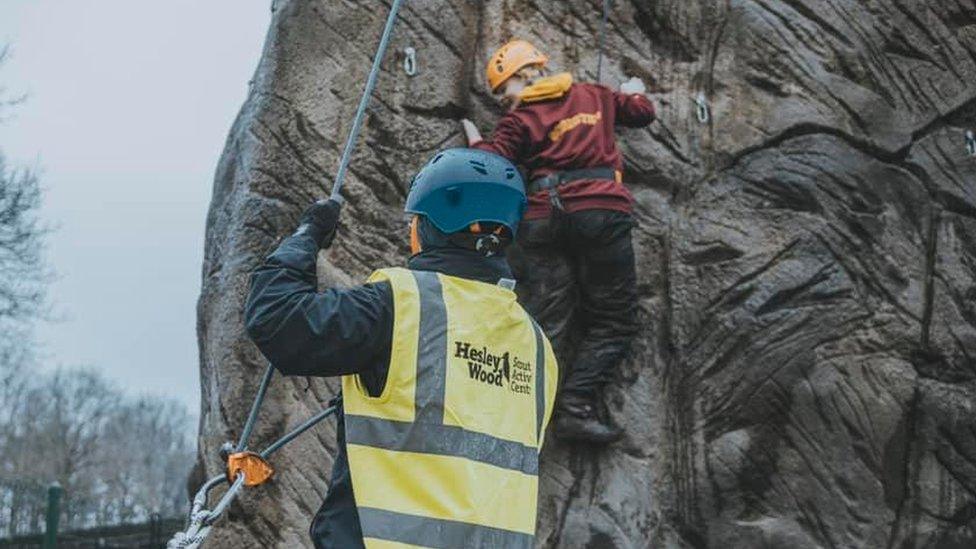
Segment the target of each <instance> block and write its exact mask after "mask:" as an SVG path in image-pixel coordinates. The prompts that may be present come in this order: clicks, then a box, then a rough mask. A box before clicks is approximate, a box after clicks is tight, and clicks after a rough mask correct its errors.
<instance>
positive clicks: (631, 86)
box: [620, 76, 647, 95]
mask: <svg viewBox="0 0 976 549" xmlns="http://www.w3.org/2000/svg"><path fill="white" fill-rule="evenodd" d="M645 92H647V86H645V85H644V81H643V80H641V79H640V78H637V77H636V76H632V77H630V80H628V81H626V82H624V83H623V84H621V85H620V93H625V94H627V95H633V94H635V93H641V94H643V93H645Z"/></svg>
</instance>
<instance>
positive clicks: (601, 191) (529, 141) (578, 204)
mask: <svg viewBox="0 0 976 549" xmlns="http://www.w3.org/2000/svg"><path fill="white" fill-rule="evenodd" d="M653 120H654V105H653V104H652V103H651V102H650V101H649V100H648V99H647V98H646V97H645V96H644V95H643V94H634V95H624V94H621V93H618V92H615V91H613V90H611V89H610V88H607V87H606V86H600V85H596V84H585V83H574V84H573V85H572V87H570V89H569V91H568V92H567V93H566V94H565V95H563V96H562V97H560V98H559V99H552V100H548V101H540V102H537V103H528V104H522V105H520V106H519V107H518V108H516V109H515V110H513V111H510V112H509V113H508V114H506V115H505V116H503V117H502V118H501V120H499V121H498V125H497V126H496V127H495V131H494V132H493V133H492V136H491V138H490V139H486V140H483V141H479V142H477V143H475V144H473V145H472V147H474V148H477V149H482V150H485V151H489V152H493V153H495V154H499V155H501V156H504V157H505V158H508V159H509V160H511V161H512V162H514V163H515V164H520V165H521V166H523V167H524V168H525V169H526V170H527V171H528V174H529V179H530V180H532V179H536V178H538V177H542V176H545V175H548V174H550V173H552V172H555V171H565V170H576V169H581V168H599V167H613V168H615V169H616V170H618V171H619V170H622V169H623V161H622V160H621V158H620V152H619V151H618V150H617V142H616V139H615V138H614V135H613V130H614V127H615V126H616V125H618V124H619V125H621V126H627V127H630V128H639V127H643V126H647V125H648V124H650V123H651V122H652V121H653ZM559 195H560V198H561V199H562V202H563V206H564V207H565V208H566V211H567V212H575V211H580V210H594V209H607V210H618V211H623V212H630V211H632V209H633V196H632V195H631V194H630V191H628V190H627V187H625V186H624V185H623V184H622V183H617V182H614V181H609V180H595V179H594V180H589V179H587V180H582V181H573V182H569V183H565V184H563V185H562V186H560V187H559ZM550 208H551V206H550V204H549V198H548V196H547V195H546V193H545V192H544V191H543V192H537V193H535V194H532V195H530V196H529V207H528V210H527V211H526V213H525V218H526V219H539V218H544V217H547V216H549V214H550V211H549V210H550Z"/></svg>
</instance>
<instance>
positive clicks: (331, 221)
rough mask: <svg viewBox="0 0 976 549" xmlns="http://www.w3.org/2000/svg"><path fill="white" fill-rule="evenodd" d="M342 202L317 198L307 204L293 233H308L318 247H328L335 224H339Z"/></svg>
mask: <svg viewBox="0 0 976 549" xmlns="http://www.w3.org/2000/svg"><path fill="white" fill-rule="evenodd" d="M341 209H342V204H340V203H339V202H337V201H335V200H332V199H331V198H330V199H329V200H319V201H318V202H316V203H314V204H312V205H311V206H309V207H308V208H307V209H306V210H305V213H303V214H302V217H301V219H299V220H298V230H296V231H295V234H308V235H309V236H311V237H312V239H314V240H315V242H316V244H318V245H319V248H328V247H329V246H331V245H332V240H333V239H334V238H335V234H336V226H338V224H339V210H341Z"/></svg>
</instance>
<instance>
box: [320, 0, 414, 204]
mask: <svg viewBox="0 0 976 549" xmlns="http://www.w3.org/2000/svg"><path fill="white" fill-rule="evenodd" d="M402 3H403V0H393V5H392V6H391V7H390V15H389V16H388V17H387V18H386V27H384V28H383V36H382V38H380V45H379V46H378V47H377V48H376V55H375V56H373V68H371V69H370V70H369V77H368V78H367V79H366V88H365V89H364V90H363V97H362V98H361V99H360V100H359V108H358V109H356V116H355V117H354V118H353V120H352V128H351V129H350V130H349V137H348V138H346V147H345V148H344V149H343V151H342V158H341V159H340V160H339V169H338V170H337V171H336V175H335V182H334V183H333V184H332V194H331V196H330V197H329V198H331V199H332V200H335V201H336V202H342V184H343V181H344V180H345V178H346V169H347V168H348V167H349V160H350V157H351V156H352V151H353V149H355V148H356V139H357V138H358V137H359V129H360V127H362V125H363V117H364V116H365V115H366V107H367V106H368V105H369V99H370V97H371V96H372V95H373V88H375V87H376V77H377V76H378V75H379V72H380V65H381V64H382V62H383V55H384V54H385V53H386V47H387V45H388V44H389V43H390V34H392V33H393V24H394V23H395V22H396V18H397V12H398V11H400V4H402Z"/></svg>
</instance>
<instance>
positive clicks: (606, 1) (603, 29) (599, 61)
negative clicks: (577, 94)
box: [596, 0, 612, 84]
mask: <svg viewBox="0 0 976 549" xmlns="http://www.w3.org/2000/svg"><path fill="white" fill-rule="evenodd" d="M611 1H612V0H603V19H602V20H600V36H598V37H597V41H598V46H597V49H598V50H599V54H597V58H596V83H597V84H600V83H602V82H603V46H604V42H605V41H606V36H607V19H609V17H610V2H611Z"/></svg>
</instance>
